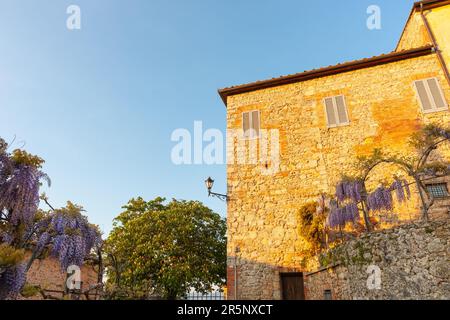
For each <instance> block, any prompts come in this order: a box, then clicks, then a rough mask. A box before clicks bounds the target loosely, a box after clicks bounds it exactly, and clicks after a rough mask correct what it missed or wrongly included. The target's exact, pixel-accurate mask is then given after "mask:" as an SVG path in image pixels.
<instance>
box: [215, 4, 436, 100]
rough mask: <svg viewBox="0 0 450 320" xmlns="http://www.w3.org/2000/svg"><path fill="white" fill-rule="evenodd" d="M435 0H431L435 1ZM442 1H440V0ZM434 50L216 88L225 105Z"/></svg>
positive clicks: (372, 59)
mask: <svg viewBox="0 0 450 320" xmlns="http://www.w3.org/2000/svg"><path fill="white" fill-rule="evenodd" d="M435 1H436V0H433V2H435ZM429 2H431V1H429ZM441 2H442V1H441ZM434 51H435V48H434V47H433V46H432V45H428V46H424V47H420V48H415V49H410V50H405V51H400V52H392V53H389V54H383V55H380V56H376V57H372V58H367V59H362V60H356V61H351V62H346V63H342V64H338V65H335V66H329V67H325V68H320V69H314V70H310V71H305V72H302V73H297V74H293V75H288V76H282V77H279V78H274V79H269V80H263V81H257V82H253V83H248V84H243V85H239V86H234V87H230V88H224V89H220V90H218V92H219V95H220V97H221V98H222V100H223V102H224V103H225V105H227V98H228V97H229V96H233V95H237V94H241V93H246V92H251V91H255V90H260V89H267V88H272V87H277V86H281V85H286V84H292V83H297V82H302V81H307V80H311V79H315V78H321V77H326V76H331V75H335V74H339V73H344V72H349V71H354V70H358V69H363V68H370V67H375V66H378V65H382V64H387V63H392V62H396V61H401V60H405V59H411V58H416V57H421V56H424V55H428V54H431V53H433V52H434Z"/></svg>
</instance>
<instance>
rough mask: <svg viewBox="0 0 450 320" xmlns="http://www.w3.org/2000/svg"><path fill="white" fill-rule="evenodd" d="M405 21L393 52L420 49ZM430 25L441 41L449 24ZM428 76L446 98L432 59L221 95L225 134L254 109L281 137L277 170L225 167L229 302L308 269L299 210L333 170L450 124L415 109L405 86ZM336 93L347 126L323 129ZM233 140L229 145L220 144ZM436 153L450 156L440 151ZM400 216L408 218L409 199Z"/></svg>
mask: <svg viewBox="0 0 450 320" xmlns="http://www.w3.org/2000/svg"><path fill="white" fill-rule="evenodd" d="M440 9H443V8H440ZM445 9H446V10H447V11H448V7H445ZM447 11H445V12H447ZM442 12H443V13H442V15H443V14H444V13H445V12H444V10H442ZM439 14H441V13H439ZM445 14H447V13H445ZM412 19H413V20H411V21H410V22H409V23H408V26H407V28H406V30H405V33H404V35H403V39H402V41H401V42H400V47H399V48H404V49H406V48H410V47H411V46H412V47H420V46H422V45H423V44H419V45H418V42H417V41H416V40H415V39H414V38H415V37H417V36H419V37H422V38H423V40H424V41H425V39H426V38H425V37H426V34H424V30H422V28H421V27H420V26H418V25H419V24H420V23H419V22H420V21H416V20H417V19H416V16H415V15H413V17H412ZM439 19H443V18H442V17H441V16H439V15H438V13H437V15H436V18H435V19H434V20H431V21H434V22H432V24H434V25H435V26H434V27H436V30H439V31H436V33H439V34H437V35H436V37H437V38H438V39H442V38H444V37H445V36H444V35H443V34H441V32H446V33H447V34H446V37H447V38H446V39H449V37H450V28H447V29H445V28H444V29H443V28H440V27H437V25H439V21H441V20H439ZM444 20H445V19H444ZM447 21H450V19H447ZM441 22H442V21H441ZM445 23H447V22H445ZM417 28H418V29H419V31H417ZM420 41H422V40H420ZM420 41H419V42H420ZM426 42H427V43H428V41H426ZM446 45H448V43H447V44H446ZM443 48H447V47H445V46H443ZM448 52H450V51H447V53H446V54H447V56H448ZM430 77H437V78H438V80H439V83H440V85H441V87H442V89H443V92H444V95H445V99H446V101H447V102H450V86H449V84H448V82H447V80H446V78H445V76H444V72H443V69H442V68H441V66H440V64H439V62H438V60H437V58H436V55H435V54H429V55H425V56H422V57H418V58H412V59H406V60H402V61H397V62H393V63H388V64H383V65H378V66H374V67H369V68H364V69H359V70H355V71H350V72H344V73H340V74H337V75H332V76H326V77H321V78H316V79H312V80H308V81H303V82H297V83H293V84H287V85H282V86H278V87H272V88H267V89H260V90H255V91H251V92H246V93H241V94H236V95H231V96H229V97H228V99H227V128H228V129H229V130H236V129H237V130H239V129H241V128H242V113H243V112H246V111H251V110H259V111H260V121H261V128H262V129H276V130H278V132H279V139H280V167H279V171H278V172H276V173H274V174H270V175H264V174H262V173H261V172H262V170H261V169H262V167H263V166H266V163H259V164H254V165H245V164H244V165H242V164H236V163H229V164H228V167H227V175H228V195H229V201H228V256H229V257H230V259H229V268H228V296H229V298H230V299H234V298H238V299H281V298H282V296H281V288H280V287H281V284H280V275H279V273H280V272H291V271H309V270H304V267H303V264H302V258H303V257H302V256H301V254H300V252H301V251H302V249H303V248H304V246H305V244H304V243H303V241H302V239H301V238H300V237H299V235H298V230H297V225H298V223H297V212H298V209H299V208H300V207H301V206H302V205H303V204H305V203H306V202H308V201H310V200H316V199H317V196H318V195H319V194H320V193H323V192H325V193H330V194H333V193H334V190H335V184H336V182H338V180H339V178H340V176H341V174H351V173H352V172H353V170H354V169H353V166H352V164H353V162H354V160H355V159H356V157H357V156H360V155H367V154H370V153H371V152H372V151H373V149H374V148H382V149H383V150H385V151H386V152H392V153H397V154H398V153H400V154H408V153H410V152H413V149H412V148H411V147H410V146H409V145H408V143H407V141H408V139H409V137H410V136H411V134H412V133H414V132H415V131H416V130H417V129H418V128H420V126H421V125H422V124H424V123H431V122H434V123H440V124H443V125H448V124H449V123H450V112H449V111H448V110H446V111H441V112H436V113H428V114H424V113H423V112H422V110H421V107H420V105H419V102H418V99H417V97H416V92H415V90H414V87H413V81H414V80H419V79H426V78H430ZM336 95H344V96H345V101H346V104H347V108H348V116H349V120H350V123H349V125H346V126H341V127H337V128H328V127H327V121H326V113H325V107H324V103H323V99H324V98H326V97H330V96H336ZM237 143H238V139H236V140H235V141H228V144H229V147H233V146H234V145H235V144H237ZM246 143H247V144H250V143H255V142H254V141H253V142H251V141H247V142H246ZM440 151H442V153H443V154H444V155H445V157H447V156H449V157H450V148H449V146H444V147H443V148H442V150H440ZM269 165H270V164H269ZM397 171H398V169H396V168H392V167H384V168H381V169H379V170H377V171H376V172H375V173H374V177H373V183H376V182H377V181H379V180H380V179H381V178H386V179H389V180H392V175H393V174H394V173H396V172H397ZM402 212H408V215H409V217H410V218H413V217H412V216H413V215H414V214H417V212H418V210H417V203H416V202H415V201H412V204H411V205H410V208H409V211H408V210H406V211H405V210H403V211H402ZM235 266H236V270H235V269H234V268H235ZM235 276H236V277H235ZM236 295H237V296H236Z"/></svg>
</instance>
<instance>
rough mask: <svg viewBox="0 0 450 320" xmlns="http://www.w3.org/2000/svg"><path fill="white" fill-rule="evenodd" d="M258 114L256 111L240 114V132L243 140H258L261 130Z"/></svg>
mask: <svg viewBox="0 0 450 320" xmlns="http://www.w3.org/2000/svg"><path fill="white" fill-rule="evenodd" d="M260 123H261V119H260V113H259V111H258V110H255V111H249V112H244V113H242V130H243V132H244V138H248V139H254V138H259V131H260V128H261V124H260Z"/></svg>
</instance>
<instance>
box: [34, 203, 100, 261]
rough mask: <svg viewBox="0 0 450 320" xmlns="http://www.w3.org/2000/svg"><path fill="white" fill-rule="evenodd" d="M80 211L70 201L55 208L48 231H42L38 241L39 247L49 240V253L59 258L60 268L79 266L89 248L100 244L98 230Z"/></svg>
mask: <svg viewBox="0 0 450 320" xmlns="http://www.w3.org/2000/svg"><path fill="white" fill-rule="evenodd" d="M81 211H82V209H81V208H80V207H78V206H75V205H73V204H72V203H70V202H69V203H68V204H67V207H65V208H62V209H59V210H56V211H55V212H54V214H53V215H52V218H51V221H50V225H49V231H48V232H46V233H43V234H42V235H41V237H40V238H39V241H38V248H39V249H40V248H43V247H45V246H46V245H48V244H50V242H51V250H50V253H51V255H53V256H54V257H57V258H58V259H59V262H60V265H61V269H62V270H66V269H67V267H69V266H70V265H77V266H81V265H82V264H83V261H84V259H85V258H86V256H88V255H89V254H90V252H91V250H92V249H93V248H94V247H97V246H99V245H100V244H101V234H100V232H99V231H98V230H97V228H96V227H95V226H93V225H92V224H90V223H89V222H88V220H87V218H86V217H85V216H83V215H82V214H81ZM51 234H52V236H50V235H51Z"/></svg>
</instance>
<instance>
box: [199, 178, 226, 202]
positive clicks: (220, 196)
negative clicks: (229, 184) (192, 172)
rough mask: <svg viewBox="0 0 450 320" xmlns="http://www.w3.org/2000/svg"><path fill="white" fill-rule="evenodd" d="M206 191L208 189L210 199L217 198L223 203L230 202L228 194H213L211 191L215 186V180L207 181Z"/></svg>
mask: <svg viewBox="0 0 450 320" xmlns="http://www.w3.org/2000/svg"><path fill="white" fill-rule="evenodd" d="M205 185H206V189H208V197H216V198H219V199H220V200H222V201H225V200H228V196H227V195H226V194H221V193H215V192H212V191H211V189H212V187H213V186H214V180H213V179H211V177H208V179H206V180H205Z"/></svg>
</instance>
